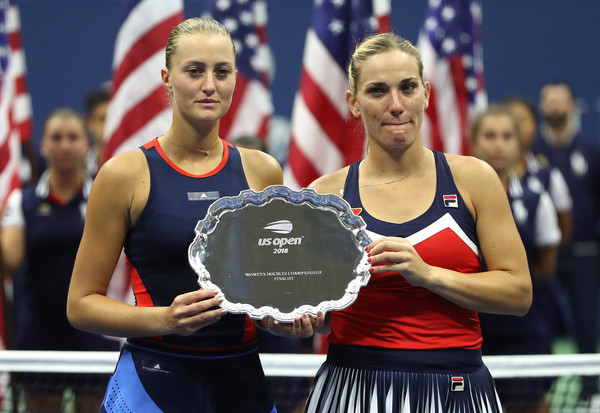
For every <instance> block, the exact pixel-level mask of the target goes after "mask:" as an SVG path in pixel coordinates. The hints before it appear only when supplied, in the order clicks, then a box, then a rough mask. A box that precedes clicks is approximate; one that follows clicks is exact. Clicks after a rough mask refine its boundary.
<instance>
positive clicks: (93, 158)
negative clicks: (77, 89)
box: [85, 83, 110, 176]
mask: <svg viewBox="0 0 600 413" xmlns="http://www.w3.org/2000/svg"><path fill="white" fill-rule="evenodd" d="M109 101H110V84H108V83H107V84H104V85H102V86H101V87H99V88H98V89H95V90H92V91H91V92H89V93H88V94H87V95H86V96H85V108H86V111H87V117H86V121H85V123H86V128H87V132H88V135H89V139H90V150H89V152H88V158H87V162H86V163H87V171H88V173H89V174H90V175H91V176H95V175H96V173H97V172H98V168H99V167H100V165H102V162H103V161H104V155H103V150H104V124H105V122H106V112H107V110H108V103H109Z"/></svg>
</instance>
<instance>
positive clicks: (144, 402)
mask: <svg viewBox="0 0 600 413" xmlns="http://www.w3.org/2000/svg"><path fill="white" fill-rule="evenodd" d="M223 144H224V145H223V146H224V150H223V159H222V161H221V163H220V164H219V165H218V166H217V168H215V169H214V170H213V171H211V172H209V173H207V174H204V175H191V174H189V173H187V172H185V171H183V170H182V169H180V168H178V167H177V166H176V165H175V164H173V163H172V162H171V161H170V160H169V159H168V157H167V156H166V155H165V153H164V152H163V150H162V149H161V147H160V144H159V143H158V139H154V140H152V141H151V142H149V143H147V144H146V145H144V146H143V147H142V148H141V149H142V151H143V152H144V155H145V156H146V159H147V161H148V167H149V170H150V185H151V186H150V193H149V196H148V202H147V204H146V206H145V208H144V211H143V212H142V214H141V215H140V217H139V219H138V221H137V222H136V224H135V226H134V227H133V228H132V229H131V231H130V232H129V234H128V235H127V238H126V240H125V253H126V255H127V258H128V260H129V262H130V263H131V265H132V267H133V276H132V284H133V291H134V294H135V298H136V305H138V306H168V305H170V304H171V303H172V302H173V299H174V298H175V297H176V296H177V295H180V294H183V293H187V292H190V291H195V290H197V289H198V288H199V285H198V281H197V280H198V276H197V274H196V273H195V272H194V270H193V269H192V268H191V267H190V265H189V261H188V247H189V245H190V244H191V242H192V241H193V240H194V236H195V233H194V228H195V226H196V224H197V222H198V220H201V219H203V218H204V217H205V216H206V212H207V209H208V207H209V206H210V204H211V203H212V202H213V201H214V200H216V199H218V198H219V197H222V196H236V195H238V194H239V193H240V191H242V190H244V189H248V182H247V180H246V177H245V174H244V170H243V167H242V161H241V157H240V154H239V152H238V150H237V149H236V148H235V147H234V146H233V145H231V144H229V143H227V142H223ZM223 253H224V259H226V257H225V254H226V251H223ZM102 408H103V410H102V411H106V412H122V411H136V412H138V411H139V412H142V411H143V412H144V413H146V412H159V411H160V412H177V413H180V412H203V413H204V412H211V413H212V412H214V413H238V412H256V413H270V412H275V411H276V410H275V408H274V405H273V401H272V399H271V396H270V394H269V392H268V389H267V385H266V380H265V377H264V373H263V370H262V367H261V364H260V360H259V357H258V352H257V349H256V329H255V326H254V322H253V321H252V320H250V319H249V318H248V317H246V316H244V315H236V314H228V315H226V316H225V317H223V318H221V320H219V321H218V322H216V323H214V324H212V325H210V326H207V327H205V328H202V329H200V330H199V331H197V332H196V333H194V334H192V335H190V336H179V335H174V334H173V335H165V336H160V337H144V338H130V339H128V340H127V341H126V343H125V345H124V347H123V351H122V353H121V357H120V359H119V363H118V365H117V368H116V371H115V374H114V375H113V377H112V378H111V382H110V383H109V386H108V389H107V392H106V396H105V399H104V402H103V407H102Z"/></svg>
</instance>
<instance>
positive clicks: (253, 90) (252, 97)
mask: <svg viewBox="0 0 600 413" xmlns="http://www.w3.org/2000/svg"><path fill="white" fill-rule="evenodd" d="M252 10H253V14H254V22H255V30H256V39H255V40H256V41H257V42H258V44H257V45H256V46H254V45H247V44H246V45H243V47H252V48H253V49H254V50H255V55H254V62H253V63H254V64H255V65H257V66H256V69H257V71H258V72H259V74H260V81H257V80H253V79H250V78H248V77H246V76H245V75H244V73H243V72H242V71H240V70H239V68H238V76H237V79H236V85H235V90H234V92H233V98H232V103H231V107H230V108H229V111H228V112H227V114H225V116H223V118H222V119H221V121H220V123H219V134H220V136H221V138H223V139H225V140H229V141H233V140H235V138H237V137H240V136H242V135H249V136H256V137H258V138H260V139H262V140H266V139H267V137H268V134H269V121H270V120H271V117H272V115H273V103H272V100H271V90H270V82H271V78H272V71H273V64H272V62H273V58H272V55H271V49H270V48H269V45H268V42H267V20H268V13H267V6H266V3H265V2H264V1H262V0H255V1H254V2H253V4H252ZM222 23H224V24H225V26H227V22H222ZM234 41H241V40H238V39H234ZM247 41H249V39H247ZM236 48H238V45H236Z"/></svg>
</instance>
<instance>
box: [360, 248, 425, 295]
mask: <svg viewBox="0 0 600 413" xmlns="http://www.w3.org/2000/svg"><path fill="white" fill-rule="evenodd" d="M367 253H368V254H369V262H370V264H371V268H369V272H371V274H377V273H382V272H397V273H400V274H402V277H404V279H405V280H406V281H408V282H409V283H410V284H411V285H414V286H417V287H425V288H426V286H427V284H428V282H427V281H428V278H429V277H430V275H431V267H430V266H429V265H428V264H426V263H425V262H424V261H423V259H422V258H421V257H420V256H419V254H418V253H417V251H416V250H415V248H414V247H413V246H412V244H411V243H410V242H409V241H408V240H407V239H406V238H399V237H383V238H379V239H377V240H375V241H373V242H372V243H370V244H369V246H368V247H367Z"/></svg>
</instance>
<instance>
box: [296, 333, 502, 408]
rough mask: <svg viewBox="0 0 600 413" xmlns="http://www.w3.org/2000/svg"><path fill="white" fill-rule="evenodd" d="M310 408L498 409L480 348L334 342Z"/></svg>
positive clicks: (492, 383) (317, 382)
mask: <svg viewBox="0 0 600 413" xmlns="http://www.w3.org/2000/svg"><path fill="white" fill-rule="evenodd" d="M305 412H307V413H498V412H502V407H501V404H500V400H499V399H498V395H497V393H496V389H495V386H494V380H493V378H492V376H491V374H490V372H489V371H488V369H487V367H486V366H485V365H484V364H483V361H482V358H481V351H480V350H465V349H448V350H388V349H375V348H364V347H356V346H340V345H335V344H330V346H329V351H328V354H327V359H326V361H325V363H323V365H322V366H321V368H320V369H319V371H318V373H317V376H316V377H315V381H314V384H313V386H312V388H311V391H310V394H309V397H308V401H307V404H306V409H305Z"/></svg>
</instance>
